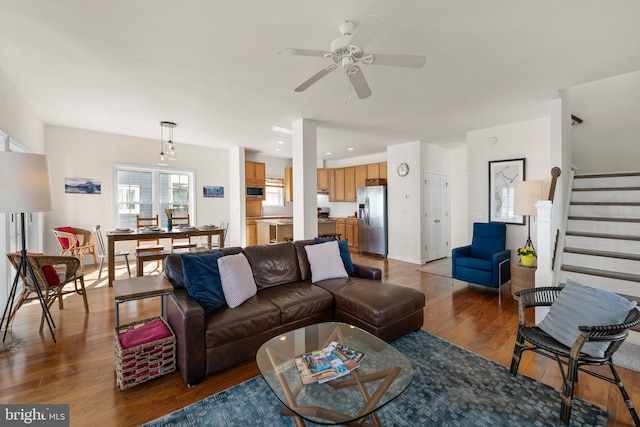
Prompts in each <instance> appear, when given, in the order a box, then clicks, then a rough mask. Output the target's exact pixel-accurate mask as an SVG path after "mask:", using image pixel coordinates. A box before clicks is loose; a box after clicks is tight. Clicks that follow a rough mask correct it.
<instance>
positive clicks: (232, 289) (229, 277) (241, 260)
mask: <svg viewBox="0 0 640 427" xmlns="http://www.w3.org/2000/svg"><path fill="white" fill-rule="evenodd" d="M218 269H219V270H220V281H221V282H222V292H223V293H224V299H225V300H227V305H228V306H229V307H230V308H235V307H237V306H239V305H240V304H242V303H243V302H245V301H246V300H248V299H249V298H251V297H252V296H254V295H255V294H256V292H257V290H258V288H257V287H256V281H255V280H254V279H253V273H252V272H251V266H250V265H249V261H247V258H246V257H245V256H244V254H236V255H227V256H224V257H222V258H220V259H218Z"/></svg>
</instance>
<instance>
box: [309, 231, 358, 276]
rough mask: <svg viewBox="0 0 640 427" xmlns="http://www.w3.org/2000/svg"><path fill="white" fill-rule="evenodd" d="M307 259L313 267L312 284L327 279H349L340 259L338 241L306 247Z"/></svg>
mask: <svg viewBox="0 0 640 427" xmlns="http://www.w3.org/2000/svg"><path fill="white" fill-rule="evenodd" d="M304 250H305V251H307V259H309V266H310V267H311V282H312V283H316V282H319V281H321V280H325V279H336V278H339V277H349V275H348V274H347V270H345V269H344V263H343V262H342V258H341V257H340V248H339V247H338V241H337V240H333V241H331V242H326V243H317V244H315V245H306V246H305V247H304Z"/></svg>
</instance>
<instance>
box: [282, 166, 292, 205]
mask: <svg viewBox="0 0 640 427" xmlns="http://www.w3.org/2000/svg"><path fill="white" fill-rule="evenodd" d="M284 200H285V201H286V202H292V201H293V168H292V167H288V168H284Z"/></svg>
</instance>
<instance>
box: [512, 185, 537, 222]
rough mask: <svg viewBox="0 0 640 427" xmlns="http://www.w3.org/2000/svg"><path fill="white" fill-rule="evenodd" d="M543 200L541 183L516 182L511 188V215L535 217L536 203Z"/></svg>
mask: <svg viewBox="0 0 640 427" xmlns="http://www.w3.org/2000/svg"><path fill="white" fill-rule="evenodd" d="M543 198H544V195H543V194H542V181H518V182H516V183H515V184H514V187H513V213H514V214H516V215H530V216H536V215H537V214H538V211H537V210H536V203H538V201H540V200H542V199H543Z"/></svg>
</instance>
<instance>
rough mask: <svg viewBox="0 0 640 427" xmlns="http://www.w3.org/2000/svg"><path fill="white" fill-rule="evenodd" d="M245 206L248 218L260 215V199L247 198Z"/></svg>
mask: <svg viewBox="0 0 640 427" xmlns="http://www.w3.org/2000/svg"><path fill="white" fill-rule="evenodd" d="M245 204H246V215H247V216H248V217H252V216H260V215H262V199H253V198H247V200H246V201H245Z"/></svg>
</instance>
